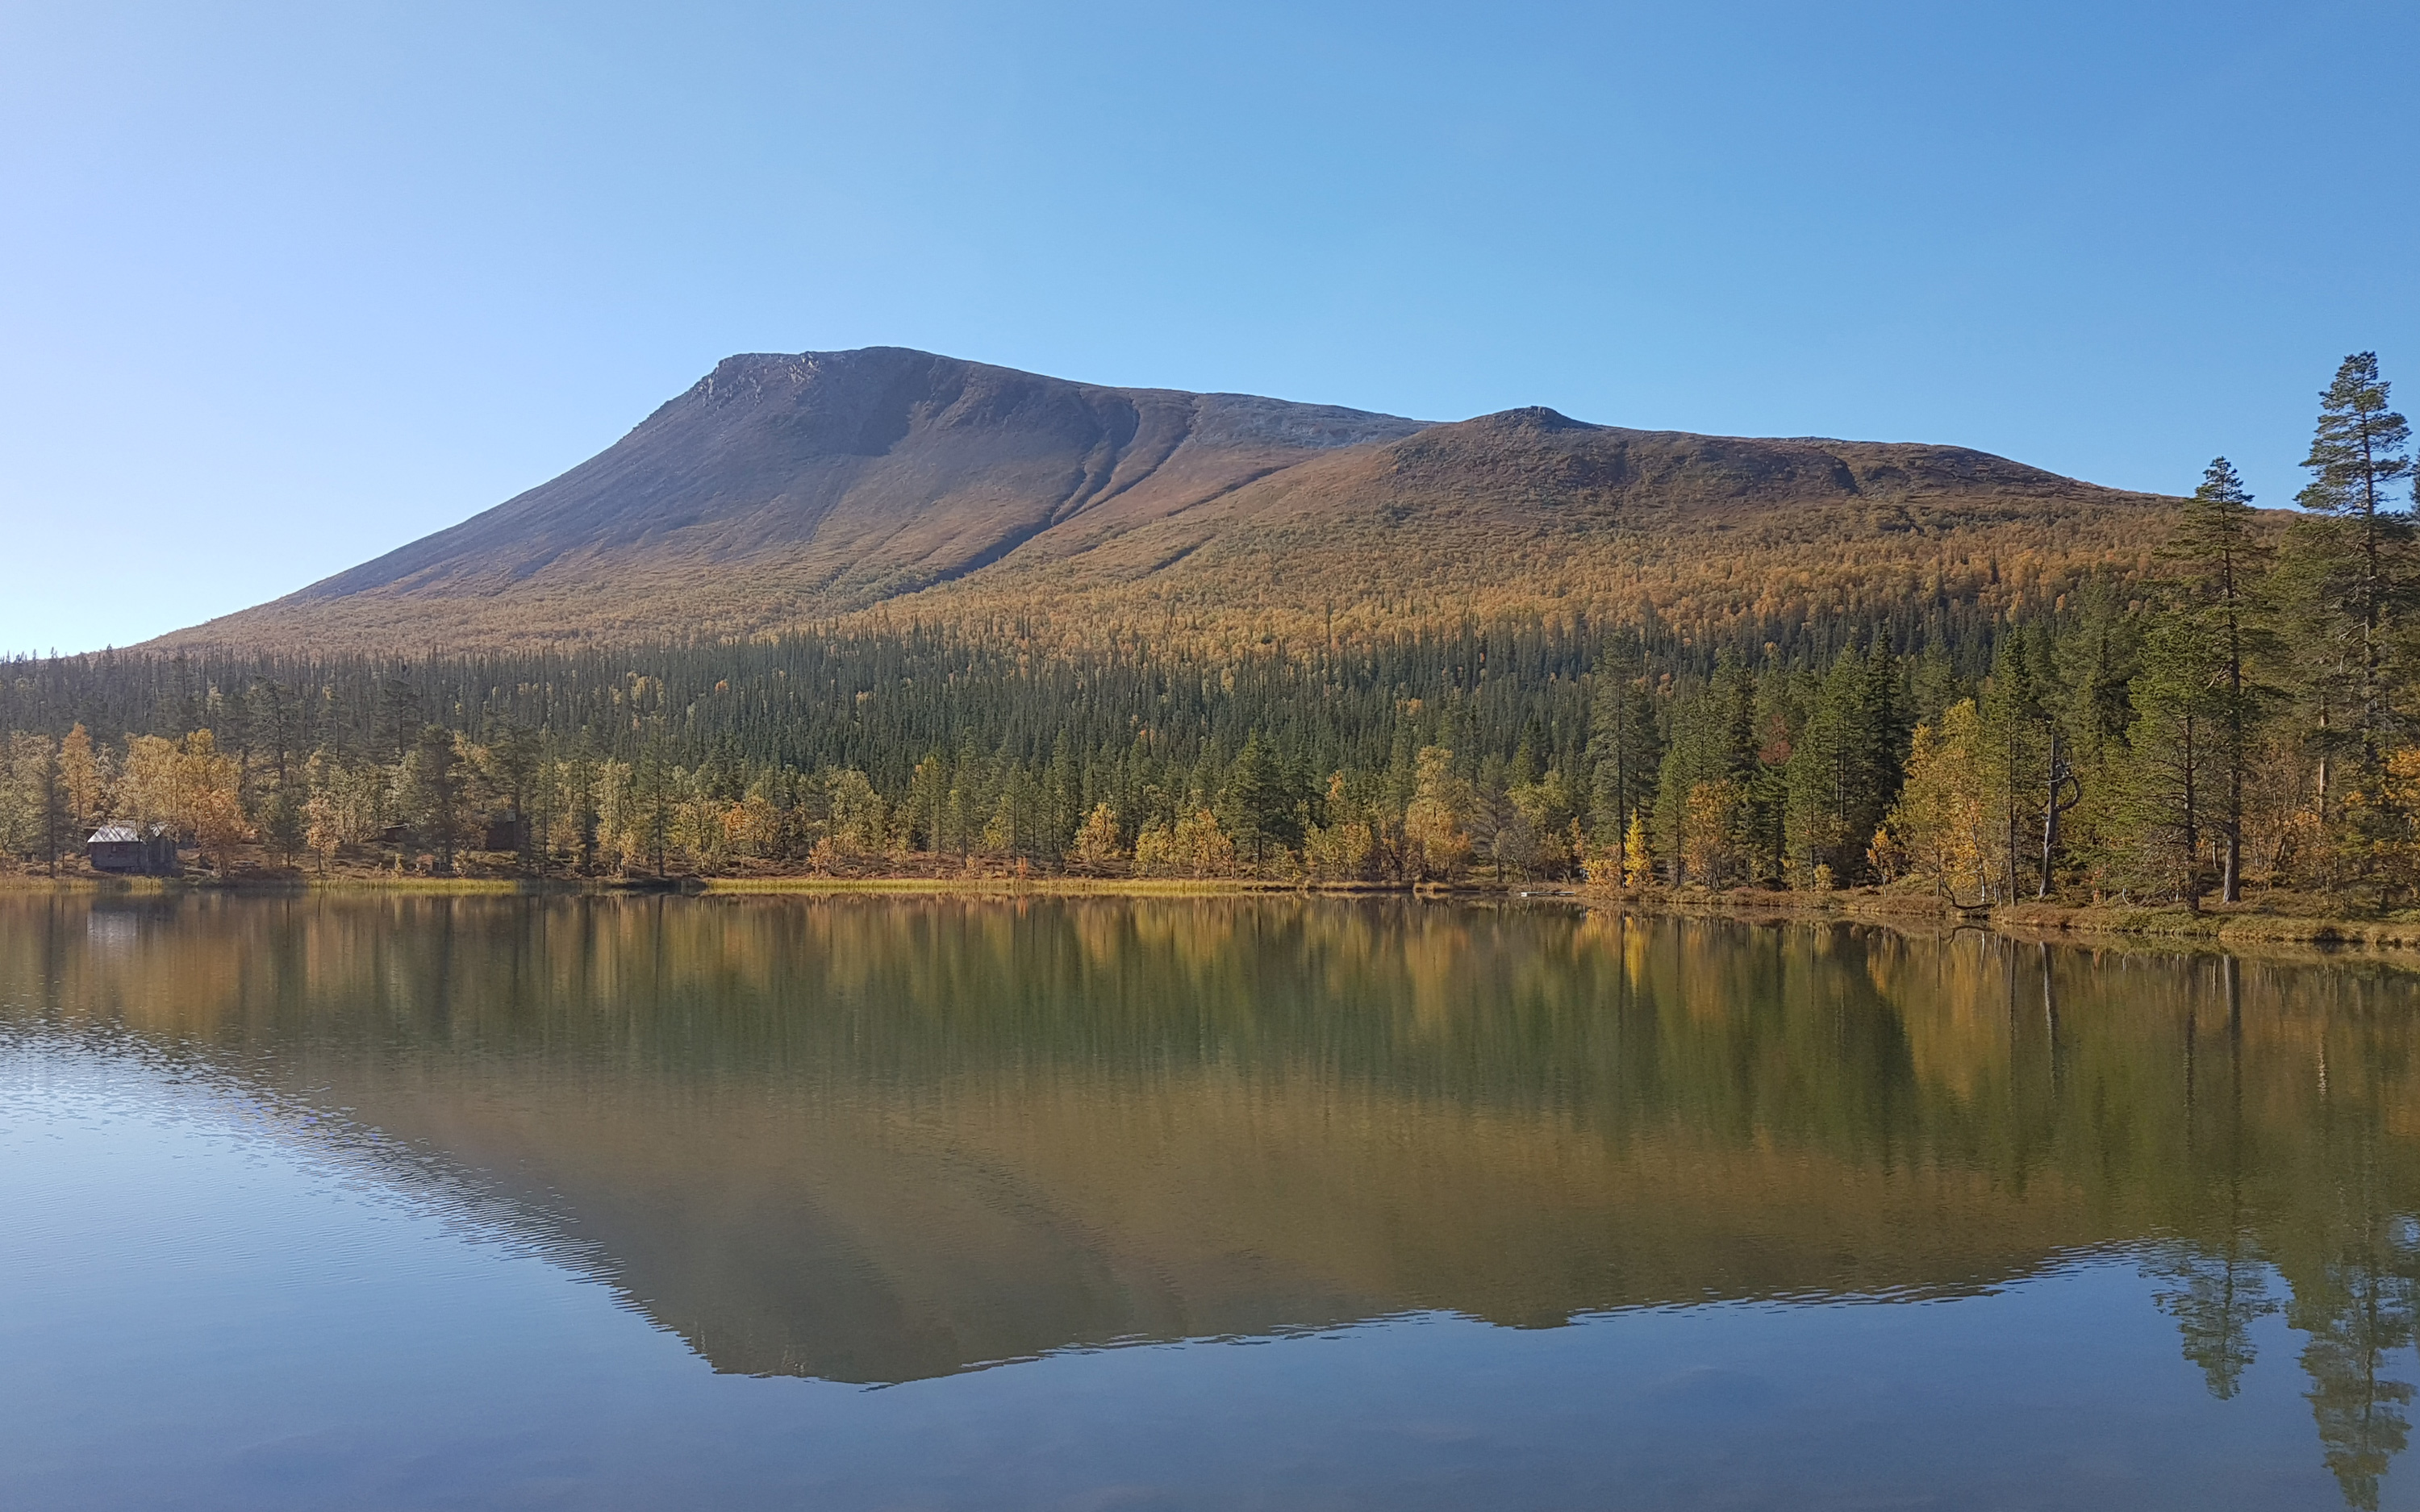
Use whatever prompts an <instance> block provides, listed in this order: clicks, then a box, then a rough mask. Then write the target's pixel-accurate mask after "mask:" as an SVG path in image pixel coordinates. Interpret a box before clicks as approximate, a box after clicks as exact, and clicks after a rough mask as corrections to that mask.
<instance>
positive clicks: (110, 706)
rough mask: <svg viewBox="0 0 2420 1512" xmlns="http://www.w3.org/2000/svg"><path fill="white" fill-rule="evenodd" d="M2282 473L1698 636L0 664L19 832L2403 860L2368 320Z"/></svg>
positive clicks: (1529, 865) (277, 841)
mask: <svg viewBox="0 0 2420 1512" xmlns="http://www.w3.org/2000/svg"><path fill="white" fill-rule="evenodd" d="M2307 465H2308V466H2309V468H2310V471H2311V473H2312V482H2311V485H2310V486H2309V487H2307V488H2305V489H2304V491H2303V493H2302V494H2301V495H2300V496H2299V499H2298V502H2299V503H2300V504H2301V505H2302V506H2303V510H2302V512H2301V513H2299V514H2295V515H2291V516H2284V515H2279V514H2272V513H2262V512H2258V511H2255V510H2254V509H2253V508H2252V507H2251V500H2250V498H2249V496H2248V495H2247V494H2246V493H2245V491H2244V489H2243V487H2242V484H2241V482H2240V480H2238V479H2237V478H2236V476H2235V473H2234V471H2233V470H2232V469H2231V468H2229V467H2228V466H2227V465H2226V462H2225V461H2224V459H2221V460H2219V461H2216V462H2213V463H2212V464H2211V469H2210V470H2209V472H2208V473H2207V475H2206V476H2205V477H2204V479H2203V481H2202V484H2201V486H2200V487H2199V488H2198V489H2197V490H2196V491H2195V495H2194V497H2193V498H2192V499H2191V500H2190V501H2188V502H2187V503H2186V504H2185V506H2184V509H2183V511H2182V513H2181V515H2180V518H2179V520H2178V523H2177V526H2176V530H2175V533H2174V536H2173V539H2172V540H2170V541H2169V543H2168V544H2167V547H2166V548H2165V549H2164V552H2163V554H2162V556H2161V558H2160V566H2159V569H2158V570H2157V572H2156V573H2155V574H2153V575H2152V576H2149V577H2143V578H2138V577H2133V576H2129V577H2123V578H2105V579H2101V580H2098V581H2095V582H2093V583H2091V584H2088V585H2087V586H2086V588H2084V589H2083V590H2082V591H2080V592H2078V593H2076V594H2071V595H2068V596H2067V597H2065V598H2062V599H2060V600H2058V601H2057V602H2055V603H2052V604H2046V605H2039V606H2032V607H2029V608H2028V609H2026V610H2025V611H2024V613H2023V615H2022V616H2021V617H2019V618H2016V619H2013V620H2011V619H2009V618H2006V617H2002V616H1998V615H1995V614H1993V613H1992V612H1991V611H1989V610H1987V609H1982V608H1981V607H1979V606H1978V604H1977V603H1976V602H1974V601H1971V600H1953V599H1947V598H1941V599H1936V600H1933V601H1929V602H1923V603H1916V604H1908V605H1903V606H1900V607H1898V608H1896V609H1893V610H1892V611H1891V612H1890V613H1888V614H1886V615H1882V616H1878V617H1869V618H1865V619H1860V620H1850V619H1833V620H1827V619H1817V618H1797V619H1792V620H1789V621H1780V622H1774V623H1768V624H1764V625H1757V626H1754V627H1752V628H1749V629H1745V630H1742V631H1740V632H1738V633H1737V634H1735V635H1734V636H1732V637H1731V638H1730V639H1729V640H1725V641H1722V642H1719V643H1715V642H1709V641H1706V640H1702V639H1698V638H1692V637H1689V636H1686V635H1683V634H1680V633H1677V632H1675V631H1673V630H1672V629H1670V628H1669V627H1667V626H1662V625H1658V624H1656V623H1655V622H1654V621H1653V619H1652V616H1647V617H1645V623H1643V624H1637V625H1603V624H1597V623H1591V622H1590V621H1588V620H1585V619H1577V618H1575V619H1571V620H1564V621H1551V622H1550V621H1546V620H1542V619H1535V618H1532V619H1528V620H1526V621H1521V622H1517V623H1496V624H1485V625H1482V624H1478V623H1466V624H1464V625H1458V626H1454V627H1451V628H1448V629H1443V630H1437V631H1432V632H1422V633H1418V634H1410V635H1404V636H1401V637H1397V638H1394V639H1390V640H1385V641H1382V642H1374V643H1358V644H1355V643H1335V642H1322V641H1312V642H1311V643H1305V644H1295V643H1289V642H1285V641H1282V640H1270V641H1268V642H1266V643H1264V644H1263V645H1260V646H1258V647H1255V648H1252V649H1251V650H1249V651H1248V652H1245V653H1243V654H1239V655H1218V656H1209V655H1203V654H1198V653H1192V652H1182V651H1171V650H1169V649H1167V648H1163V647H1157V646H1155V645H1153V644H1152V643H1151V642H1149V641H1148V640H1144V639H1140V638H1131V639H1121V640H1113V641H1111V642H1110V643H1109V644H1108V645H1107V646H1106V647H1104V648H1101V649H1096V650H1092V651H1087V652H1083V653H1080V654H1052V653H1048V652H1045V651H1042V650H1040V649H1037V643H1036V642H1035V641H1034V640H1032V639H1031V638H1030V637H1028V636H1026V635H1024V634H1022V633H1021V631H1020V628H1019V627H1018V626H1016V625H1004V626H1001V628H999V629H998V630H997V631H995V632H993V633H988V634H967V633H961V632H955V631H947V630H941V629H935V628H930V627H920V626H912V625H911V626H908V627H906V628H904V629H898V630H892V631H867V630H857V631H848V632H842V631H840V630H837V629H834V630H830V631H828V632H824V633H810V634H799V635H792V636H787V637H783V638H779V639H773V640H761V641H746V642H731V643H703V644H691V645H666V646H657V647H651V648H643V649H640V650H637V651H628V652H612V651H605V650H585V651H580V652H575V653H516V654H494V655H475V656H427V657H423V658H419V659H417V660H412V661H404V660H380V659H374V658H365V657H361V658H347V657H331V658H314V657H306V656H251V657H244V656H176V657H163V656H148V655H141V654H132V653H126V654H104V655H101V656H82V657H67V658H56V659H47V660H28V661H21V662H17V663H13V664H9V665H8V667H7V669H6V671H7V676H6V678H5V679H0V728H5V729H8V730H12V731H14V732H16V733H14V734H12V735H11V736H10V737H9V748H8V765H7V779H6V781H5V782H0V848H5V849H6V850H7V851H8V852H10V853H13V854H15V855H17V856H21V857H25V858H28V859H31V860H34V861H37V862H40V863H46V864H47V863H50V862H52V861H53V860H54V858H55V857H57V856H62V855H67V854H70V853H72V852H73V850H74V849H75V848H76V845H77V842H78V841H80V840H81V839H82V836H83V834H84V833H85V828H86V826H88V825H94V824H97V823H99V822H101V821H103V820H107V819H121V820H126V821H130V822H134V823H138V824H152V823H158V824H164V825H169V826H170V827H171V828H172V829H174V830H176V831H177V832H178V834H179V835H180V836H182V837H184V838H185V839H187V840H188V841H189V842H191V843H193V844H194V845H195V846H196V847H197V848H198V849H199V851H200V852H201V853H202V856H203V859H204V862H205V864H207V865H209V866H212V867H222V868H224V867H232V866H236V865H239V864H242V858H243V857H244V856H248V855H249V854H250V852H249V850H248V847H252V846H258V847H260V848H261V850H262V851H264V852H265V853H266V857H265V858H266V859H268V860H270V861H272V862H274V863H275V864H278V865H317V866H320V867H328V866H333V865H336V864H339V863H344V862H348V861H350V862H363V861H374V862H376V863H378V864H381V865H389V866H396V865H401V866H411V867H420V868H426V869H428V870H433V871H438V872H445V871H451V870H454V869H456V868H458V867H459V866H461V865H463V864H464V862H465V856H466V854H467V853H473V852H477V853H482V854H481V859H480V861H479V863H478V864H480V865H481V866H487V867H503V866H511V867H516V868H519V869H522V870H535V871H544V870H570V871H577V872H585V873H591V874H594V873H598V872H644V873H650V874H671V873H676V872H709V873H710V872H724V871H732V870H748V869H753V868H761V869H796V868H813V869H820V870H830V871H869V870H879V869H884V868H899V867H910V866H912V867H914V868H922V869H928V870H930V869H942V868H964V867H986V866H1022V867H1026V868H1036V867H1038V868H1042V869H1049V870H1055V869H1061V868H1068V869H1074V870H1078V871H1091V872H1129V871H1131V872H1140V873H1146V874H1150V873H1162V874H1196V875H1210V874H1238V873H1249V874H1260V875H1269V876H1310V877H1316V878H1321V879H1329V880H1340V881H1342V880H1362V881H1372V882H1399V883H1400V882H1418V881H1432V880H1450V879H1453V878H1457V877H1463V876H1467V875H1471V874H1474V873H1477V874H1481V875H1486V876H1492V877H1498V878H1501V879H1504V880H1508V881H1510V880H1517V879H1531V878H1534V879H1542V880H1544V879H1571V880H1577V879H1581V878H1586V879H1588V880H1590V881H1592V882H1595V883H1598V884H1601V885H1623V886H1634V887H1637V886H1648V885H1662V886H1702V887H1798V888H1824V887H1846V886H1852V885H1859V884H1897V885H1901V886H1914V887H1928V888H1931V889H1932V890H1935V891H1938V892H1940V893H1942V894H1943V895H1945V896H1947V897H1950V898H1952V899H1954V900H1956V901H1958V902H1960V903H1991V902H2004V901H2009V900H2013V899H2018V898H2025V897H2052V896H2058V897H2073V896H2082V895H2086V894H2098V895H2102V896H2113V897H2123V898H2129V899H2133V900H2138V901H2176V900H2182V901H2185V902H2187V903H2196V904H2197V903H2199V901H2200V900H2201V899H2202V898H2203V897H2205V896H2206V895H2211V894H2216V895H2218V896H2221V897H2225V898H2227V899H2235V898H2239V897H2240V896H2241V895H2242V890H2243V888H2244V887H2246V886H2247V885H2257V886H2266V887H2297V888H2306V889H2311V890H2316V891H2321V892H2326V893H2330V894H2333V895H2336V896H2339V897H2343V898H2347V899H2363V900H2367V901H2370V902H2374V903H2395V902H2399V901H2402V900H2404V899H2406V898H2408V897H2409V896H2411V894H2412V892H2413V890H2414V889H2415V887H2420V841H2415V833H2414V828H2413V825H2414V821H2415V816H2420V745H2415V744H2414V743H2413V740H2412V736H2413V726H2412V719H2413V717H2414V716H2415V715H2420V709H2415V708H2414V707H2413V706H2412V697H2411V694H2412V689H2413V687H2414V682H2413V679H2412V675H2411V672H2412V656H2413V654H2414V652H2415V650H2420V642H2415V640H2414V636H2413V632H2414V630H2415V629H2420V619H2415V616H2414V615H2413V612H2412V610H2413V608H2414V603H2415V594H2420V558H2415V556H2414V544H2413V541H2412V512H2411V508H2410V504H2411V493H2410V486H2411V482H2412V468H2411V462H2410V456H2409V434H2408V427H2407V426H2406V425H2405V424H2404V422H2403V421H2402V419H2401V418H2400V417H2399V416H2397V415H2396V414H2395V413H2394V412H2393V411H2392V409H2391V408H2390V407H2389V403H2388V389H2387V385H2386V384H2385V382H2384V381H2383V380H2382V379H2381V378H2380V376H2379V372H2378V364H2377V362H2376V359H2375V358H2374V357H2373V356H2371V355H2369V354H2360V355H2356V356H2354V357H2352V358H2349V359H2348V360H2347V361H2346V363H2344V365H2343V367H2342V369H2341V370H2340V371H2339V372H2338V374H2337V376H2336V378H2335V382H2334V383H2333V384H2332V385H2331V386H2330V387H2329V388H2328V390H2327V391H2326V393H2325V394H2324V395H2323V396H2322V409H2321V414H2320V418H2319V426H2318V431H2317V435H2316V437H2315V440H2314V442H2313V446H2312V450H2311V453H2310V456H2309V460H2308V464H2307Z"/></svg>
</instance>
